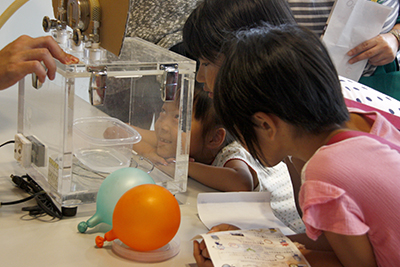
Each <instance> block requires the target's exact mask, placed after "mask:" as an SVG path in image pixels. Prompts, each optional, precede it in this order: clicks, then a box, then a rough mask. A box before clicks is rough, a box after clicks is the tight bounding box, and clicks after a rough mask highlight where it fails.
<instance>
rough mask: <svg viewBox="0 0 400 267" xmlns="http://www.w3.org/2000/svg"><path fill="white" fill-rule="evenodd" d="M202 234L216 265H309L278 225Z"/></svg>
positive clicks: (285, 266)
mask: <svg viewBox="0 0 400 267" xmlns="http://www.w3.org/2000/svg"><path fill="white" fill-rule="evenodd" d="M202 237H203V239H204V242H205V243H206V246H207V248H208V252H209V254H210V258H211V261H212V262H213V264H214V266H216V267H241V266H242V267H244V266H252V267H264V266H274V267H288V266H303V267H305V266H310V265H309V264H308V262H307V260H306V259H305V258H304V256H303V255H302V254H301V252H300V251H299V250H298V249H297V247H296V246H295V245H294V244H293V243H292V241H291V240H290V239H289V238H287V237H286V236H284V235H283V234H282V233H281V232H280V231H279V229H253V230H247V231H246V230H245V231H242V230H239V231H225V232H216V233H211V234H204V235H202Z"/></svg>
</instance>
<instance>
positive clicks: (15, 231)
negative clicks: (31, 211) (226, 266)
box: [0, 86, 213, 267]
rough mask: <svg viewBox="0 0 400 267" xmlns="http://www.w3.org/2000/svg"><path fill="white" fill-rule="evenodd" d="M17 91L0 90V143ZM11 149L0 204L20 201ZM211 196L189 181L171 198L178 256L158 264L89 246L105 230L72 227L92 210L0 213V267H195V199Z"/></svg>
mask: <svg viewBox="0 0 400 267" xmlns="http://www.w3.org/2000/svg"><path fill="white" fill-rule="evenodd" d="M17 89H18V88H17V87H16V86H13V87H12V88H10V89H7V90H4V91H0V143H1V144H2V143H4V142H6V141H9V140H14V135H15V133H16V130H17V93H18V90H17ZM13 148H14V145H13V144H9V145H5V146H3V147H1V148H0V201H2V202H6V201H13V200H18V199H21V198H24V197H26V196H27V195H26V193H24V192H23V191H22V190H20V189H19V188H16V187H15V186H14V185H13V183H12V181H11V179H10V174H14V175H23V174H25V172H24V170H23V169H22V168H21V167H20V166H19V165H18V163H17V162H16V161H15V160H14V155H13ZM205 191H213V190H212V189H210V188H208V187H205V186H203V185H201V184H199V183H197V182H196V181H194V180H192V179H189V181H188V190H187V192H185V193H179V194H177V195H176V198H177V199H178V201H179V202H180V203H181V204H180V208H181V214H182V219H181V225H180V228H179V231H178V233H177V236H178V237H179V239H180V242H181V245H180V252H179V254H178V255H177V256H175V257H174V258H171V259H169V260H167V261H164V262H160V263H152V264H149V263H139V262H134V261H131V260H127V259H124V258H122V257H120V256H118V255H116V254H115V253H114V252H113V251H112V250H111V242H106V243H105V245H104V247H103V248H97V247H96V245H95V238H96V236H98V235H99V236H102V237H103V236H104V233H105V232H106V231H108V230H109V227H107V226H106V225H105V224H100V225H98V226H96V227H94V228H90V229H88V230H87V232H86V233H84V234H81V233H79V232H78V230H77V225H78V223H79V222H81V221H86V220H87V219H89V218H90V217H91V216H92V215H93V214H94V212H95V205H94V204H93V207H88V206H87V209H89V211H84V209H78V214H77V215H76V216H75V217H71V218H64V219H62V220H58V221H55V222H44V221H40V220H37V219H33V220H30V217H29V215H27V212H25V211H21V208H22V207H25V206H32V205H34V204H35V201H34V200H30V201H28V202H25V203H21V204H17V205H11V206H2V207H1V208H0V266H6V267H9V266H32V267H34V266H77V267H78V266H120V267H123V266H190V267H193V266H196V264H195V260H194V258H193V256H192V249H193V246H192V241H190V240H191V239H192V237H194V236H195V235H197V234H202V233H205V232H207V228H206V227H205V226H204V225H203V223H202V222H201V221H200V220H199V218H198V216H197V200H196V198H197V194H198V193H200V192H205Z"/></svg>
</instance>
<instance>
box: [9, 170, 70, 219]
mask: <svg viewBox="0 0 400 267" xmlns="http://www.w3.org/2000/svg"><path fill="white" fill-rule="evenodd" d="M10 177H11V179H12V181H13V182H14V184H15V185H17V186H18V187H19V188H21V189H22V190H24V191H25V192H27V193H28V194H30V195H34V198H35V200H36V203H37V206H34V207H26V208H23V210H25V211H29V213H30V215H38V214H41V213H43V212H44V213H46V214H48V215H50V216H52V217H55V218H59V219H61V218H62V217H63V215H62V213H61V211H60V209H59V208H58V207H57V206H56V205H55V204H54V202H53V200H52V199H51V197H50V196H49V195H48V194H47V193H46V192H45V191H44V190H43V188H42V187H41V186H40V185H39V184H38V183H36V182H35V180H33V179H32V178H31V177H30V176H29V175H28V174H26V175H22V176H15V175H11V176H10Z"/></svg>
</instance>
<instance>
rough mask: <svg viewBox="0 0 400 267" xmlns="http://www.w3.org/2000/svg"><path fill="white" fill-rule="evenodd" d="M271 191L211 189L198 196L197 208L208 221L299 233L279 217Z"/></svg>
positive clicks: (200, 214)
mask: <svg viewBox="0 0 400 267" xmlns="http://www.w3.org/2000/svg"><path fill="white" fill-rule="evenodd" d="M270 197H271V193H269V192H215V193H214V192H213V193H210V192H207V193H200V194H198V196H197V211H198V214H199V218H200V220H201V221H202V222H203V223H204V225H205V226H206V227H207V228H208V229H211V227H213V226H215V225H218V224H221V223H229V224H233V225H235V226H237V227H239V228H240V229H257V228H279V229H280V231H281V232H282V233H283V234H285V235H293V234H295V232H294V231H292V230H291V229H290V228H289V227H287V226H286V225H285V224H284V223H283V222H281V221H280V220H279V219H278V218H276V217H275V215H274V213H273V211H272V209H271V206H270Z"/></svg>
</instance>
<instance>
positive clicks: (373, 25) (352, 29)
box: [322, 0, 392, 81]
mask: <svg viewBox="0 0 400 267" xmlns="http://www.w3.org/2000/svg"><path fill="white" fill-rule="evenodd" d="M391 10H392V8H391V7H388V6H384V5H381V4H378V3H375V2H372V1H367V0H337V1H336V3H335V5H334V7H333V10H332V13H331V15H330V18H329V20H328V22H327V24H328V26H327V28H326V31H325V33H324V35H323V38H322V40H323V42H324V43H325V45H326V47H327V49H328V51H329V54H330V56H331V58H332V61H333V63H334V64H335V67H336V69H337V72H338V73H339V75H342V76H344V77H347V78H350V79H352V80H355V81H358V80H359V79H360V77H361V75H362V72H363V70H364V68H365V65H366V64H367V62H368V59H365V60H362V61H359V62H356V63H354V64H349V63H348V61H349V60H350V58H351V57H349V56H348V55H347V52H349V51H350V50H351V49H353V48H355V47H356V46H358V45H359V44H361V43H363V42H365V41H367V40H369V39H372V38H373V37H375V36H377V35H378V34H379V33H380V31H381V30H382V27H383V24H384V23H385V20H386V18H387V16H388V15H389V13H390V11H391Z"/></svg>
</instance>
